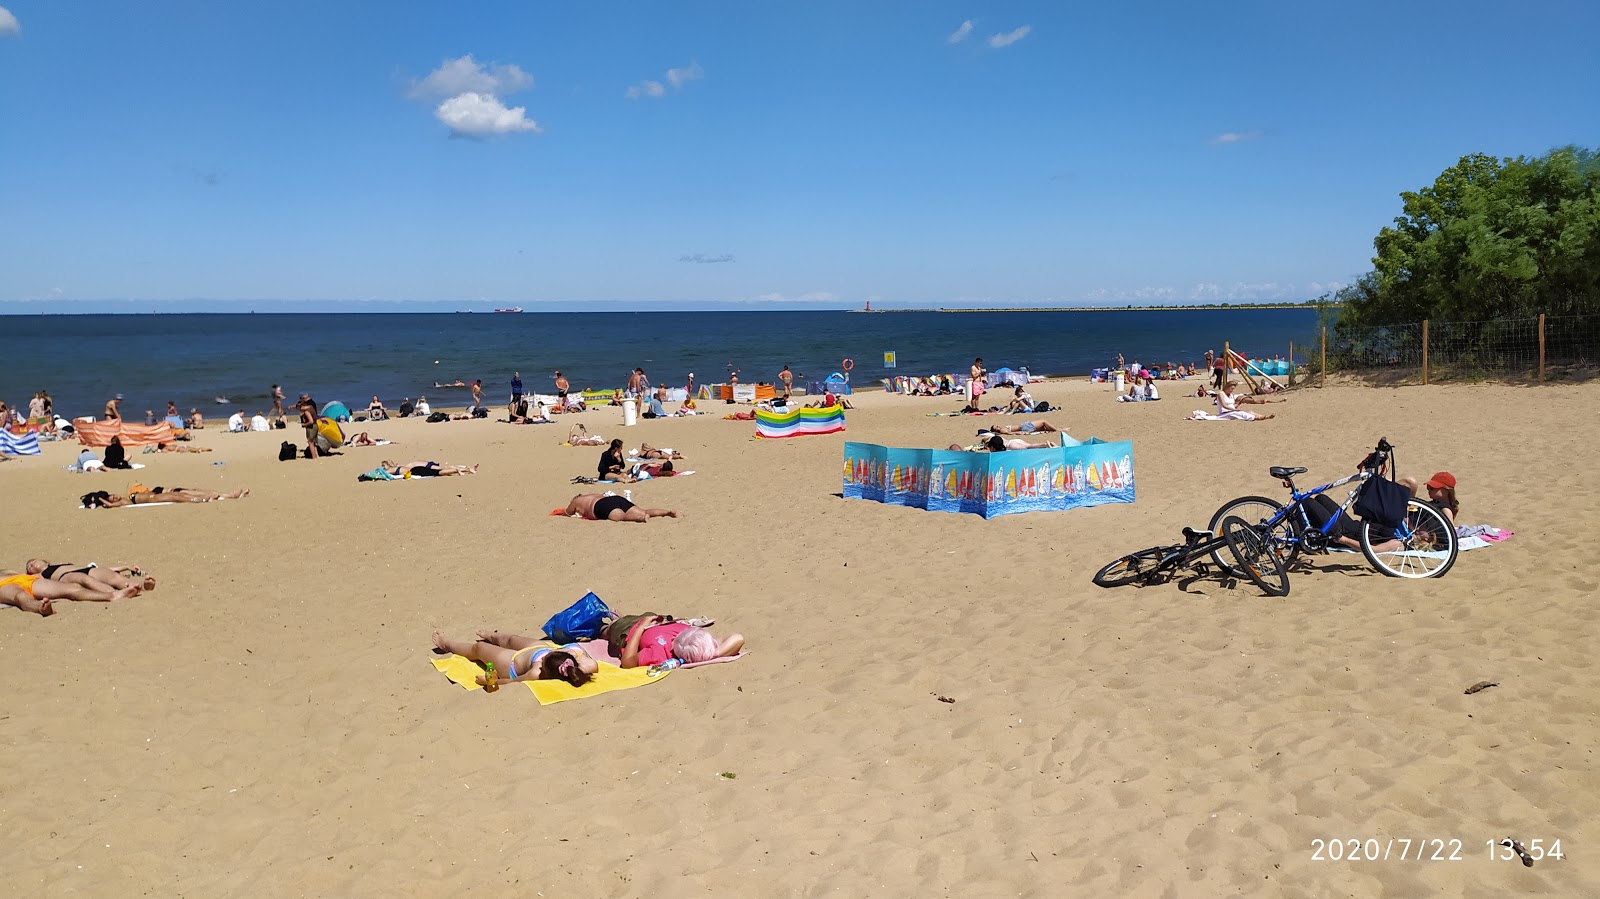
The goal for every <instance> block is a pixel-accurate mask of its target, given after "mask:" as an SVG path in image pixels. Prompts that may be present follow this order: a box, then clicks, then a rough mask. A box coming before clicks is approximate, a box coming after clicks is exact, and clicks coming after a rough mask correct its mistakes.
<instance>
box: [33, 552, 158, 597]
mask: <svg viewBox="0 0 1600 899" xmlns="http://www.w3.org/2000/svg"><path fill="white" fill-rule="evenodd" d="M22 570H23V571H26V572H27V573H28V574H36V575H38V576H39V577H41V578H44V579H45V580H47V581H56V582H57V583H62V584H78V585H80V586H83V587H89V588H91V589H97V590H105V592H107V593H114V592H116V591H117V590H125V589H127V588H129V587H133V586H138V587H140V588H141V589H143V590H154V589H155V588H156V579H155V578H153V577H151V576H149V575H147V574H144V572H142V571H140V570H139V569H137V568H133V567H131V566H128V565H104V566H102V565H96V564H94V563H93V562H90V563H89V564H88V565H74V564H72V563H71V562H57V563H56V564H54V565H52V564H50V563H49V562H47V561H45V560H44V559H29V560H28V561H27V562H26V563H25V564H24V565H23V566H22ZM124 571H126V572H128V573H129V574H134V575H137V576H141V577H143V578H144V580H143V582H142V583H140V582H137V581H131V580H128V579H127V578H126V577H123V575H122V573H123V572H124Z"/></svg>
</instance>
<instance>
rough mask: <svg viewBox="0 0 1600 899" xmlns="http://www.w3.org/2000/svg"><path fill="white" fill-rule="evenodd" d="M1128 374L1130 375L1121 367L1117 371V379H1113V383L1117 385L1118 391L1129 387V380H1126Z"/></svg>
mask: <svg viewBox="0 0 1600 899" xmlns="http://www.w3.org/2000/svg"><path fill="white" fill-rule="evenodd" d="M1127 375H1128V373H1127V372H1125V371H1122V370H1120V369H1119V370H1117V371H1116V372H1115V380H1113V381H1112V383H1113V384H1115V385H1116V391H1117V392H1118V393H1121V392H1122V391H1124V390H1127V389H1128V385H1127V380H1126V379H1127Z"/></svg>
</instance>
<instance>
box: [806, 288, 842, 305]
mask: <svg viewBox="0 0 1600 899" xmlns="http://www.w3.org/2000/svg"><path fill="white" fill-rule="evenodd" d="M799 300H800V302H802V303H835V302H838V300H839V295H838V294H836V293H830V292H829V291H826V290H819V291H815V292H813V293H803V294H801V295H800V297H799Z"/></svg>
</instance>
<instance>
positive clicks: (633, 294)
mask: <svg viewBox="0 0 1600 899" xmlns="http://www.w3.org/2000/svg"><path fill="white" fill-rule="evenodd" d="M1596 34H1600V11H1597V7H1596V5H1595V4H1588V3H1582V2H1540V0H1534V2H1530V3H1525V4H1522V5H1520V6H1518V5H1507V4H1504V3H1494V4H1489V3H1479V2H1453V3H1393V2H1388V3H1366V2H1353V3H1351V2H1346V3H1331V4H1311V5H1307V4H1293V3H1282V2H1264V3H1250V4H1239V3H1229V4H1195V3H1137V2H1132V3H1121V4H1108V5H1105V6H1095V5H1087V4H1079V3H1064V2H1054V3H995V2H989V3H976V2H964V3H956V2H942V0H922V2H909V0H908V2H868V3H861V2H839V3H830V2H813V3H805V4H799V3H792V4H778V3H753V2H725V3H713V2H701V3H679V4H671V3H650V4H645V3H628V2H621V3H603V4H602V3H552V2H531V0H522V2H474V3H463V4H450V3H419V2H409V3H408V2H385V3H376V2H334V3H329V2H315V3H312V2H274V3H263V2H243V0H239V2H222V3H219V2H214V0H205V2H201V0H172V2H161V3H153V4H132V3H127V2H125V0H115V2H110V0H96V2H75V0H0V312H30V311H44V310H50V311H95V310H98V309H100V308H123V307H125V306H127V305H129V304H121V305H118V304H112V305H111V306H106V304H104V303H95V302H92V301H106V300H117V301H120V300H132V301H134V302H133V303H132V304H131V305H134V306H137V307H138V308H139V309H140V310H141V311H144V310H147V309H160V308H180V306H179V305H178V304H177V301H186V300H187V301H191V302H189V303H186V304H183V305H182V306H181V308H193V307H194V306H195V305H205V303H198V304H197V303H194V302H192V301H196V300H202V301H207V302H209V301H218V303H217V304H216V305H215V308H219V309H225V308H234V306H235V305H239V304H243V305H248V306H253V307H255V308H262V309H265V308H270V305H271V303H270V301H286V302H289V303H293V304H294V307H295V308H316V309H323V308H325V309H327V310H328V311H339V310H344V309H349V308H373V307H374V306H375V305H382V304H388V303H405V304H414V305H413V306H408V307H406V308H417V309H424V308H427V309H433V308H441V309H455V308H479V309H482V308H489V307H492V306H497V305H511V304H518V305H522V306H524V307H525V308H528V309H530V310H532V309H544V308H549V309H564V310H571V309H583V308H590V307H591V306H593V307H598V306H599V305H601V304H604V305H605V306H606V307H607V308H612V307H614V306H616V305H617V304H619V303H620V304H622V305H628V304H634V305H638V306H640V307H649V308H657V307H659V306H662V305H666V306H676V307H681V308H699V307H704V306H706V305H707V304H717V303H734V304H738V305H739V306H741V307H750V308H760V307H764V306H789V307H793V306H818V307H834V308H841V307H859V306H860V304H861V303H862V302H864V301H866V300H872V301H873V303H874V305H876V306H880V307H884V308H892V307H896V306H917V307H923V306H983V305H1003V306H1011V305H1018V306H1021V305H1078V304H1105V303H1117V304H1120V303H1125V302H1157V303H1186V302H1196V301H1211V300H1226V301H1236V302H1237V301H1260V300H1279V299H1282V300H1293V301H1299V300H1304V299H1308V298H1311V297H1314V296H1316V295H1318V294H1320V293H1322V292H1324V291H1327V290H1330V289H1333V288H1336V287H1338V286H1340V285H1341V284H1343V283H1346V282H1348V281H1350V280H1352V279H1353V278H1354V277H1355V276H1357V275H1359V274H1360V273H1361V272H1363V271H1365V270H1367V269H1368V268H1369V267H1370V257H1371V255H1372V246H1371V243H1372V238H1373V236H1374V235H1375V234H1376V233H1377V231H1378V229H1379V228H1381V227H1382V226H1383V225H1385V224H1387V223H1388V222H1389V221H1390V220H1391V219H1392V218H1393V217H1394V216H1395V215H1396V214H1397V213H1398V211H1399V200H1398V196H1397V195H1398V194H1399V192H1400V191H1403V190H1413V189H1416V188H1419V187H1421V186H1424V185H1426V184H1428V183H1431V181H1432V180H1433V178H1434V177H1435V176H1437V175H1438V173H1439V172H1440V171H1441V170H1443V169H1444V168H1446V167H1448V166H1450V165H1452V164H1454V163H1455V161H1456V160H1457V159H1458V158H1459V157H1461V156H1462V155H1465V154H1468V153H1474V152H1483V153H1489V154H1493V155H1497V156H1514V155H1519V154H1528V155H1538V154H1542V153H1544V152H1546V151H1548V150H1549V149H1551V148H1553V147H1557V146H1563V145H1567V144H1578V145H1581V146H1588V147H1595V146H1600V135H1597V131H1600V102H1596V100H1595V98H1594V96H1593V92H1592V89H1593V87H1594V85H1596V84H1600V54H1597V53H1596V52H1595V51H1594V47H1593V40H1594V35H1596ZM385 308H392V307H387V306H385Z"/></svg>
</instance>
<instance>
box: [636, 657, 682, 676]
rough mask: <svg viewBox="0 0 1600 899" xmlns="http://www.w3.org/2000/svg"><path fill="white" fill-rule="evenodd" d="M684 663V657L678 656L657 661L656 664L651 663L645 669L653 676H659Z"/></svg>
mask: <svg viewBox="0 0 1600 899" xmlns="http://www.w3.org/2000/svg"><path fill="white" fill-rule="evenodd" d="M682 664H683V659H678V658H672V659H667V660H666V661H665V662H657V663H656V664H654V665H651V666H650V667H649V668H648V669H647V670H646V671H645V673H646V674H648V675H650V676H651V677H659V676H661V675H663V674H666V673H667V672H668V671H671V670H672V669H674V668H677V667H679V666H681V665H682Z"/></svg>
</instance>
